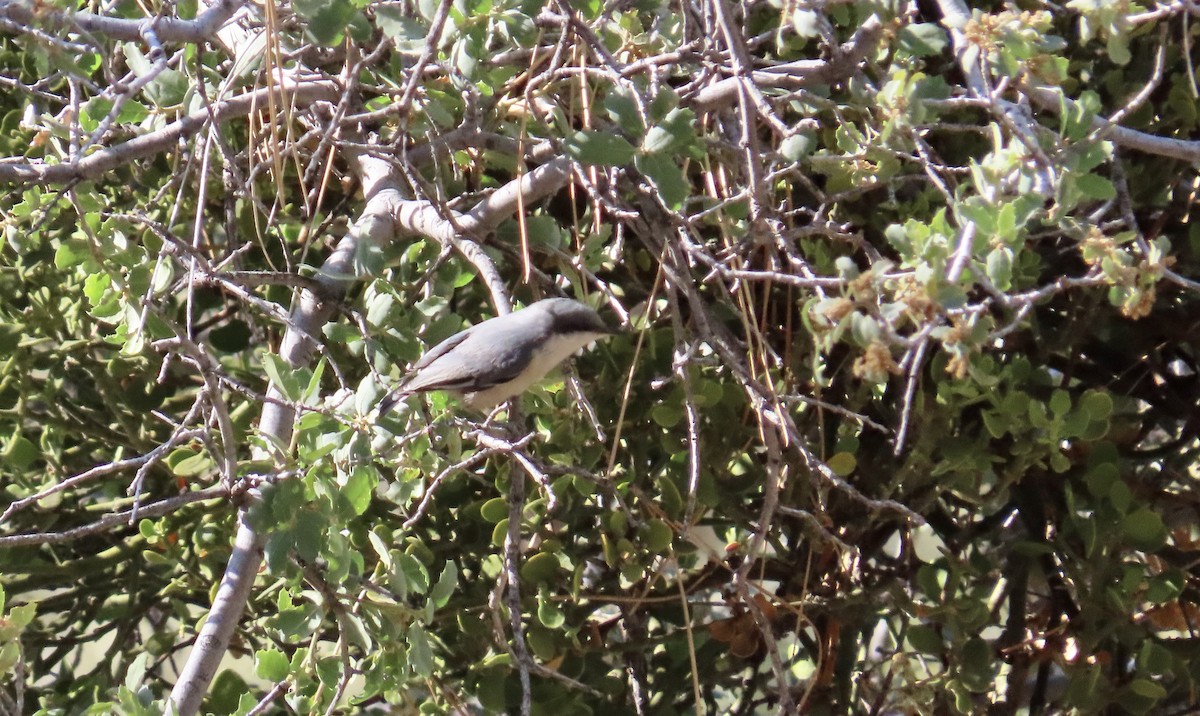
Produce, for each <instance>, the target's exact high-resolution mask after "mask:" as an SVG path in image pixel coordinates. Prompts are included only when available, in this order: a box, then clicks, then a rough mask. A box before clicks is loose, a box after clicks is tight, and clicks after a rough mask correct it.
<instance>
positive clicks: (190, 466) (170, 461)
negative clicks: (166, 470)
mask: <svg viewBox="0 0 1200 716" xmlns="http://www.w3.org/2000/svg"><path fill="white" fill-rule="evenodd" d="M166 462H167V467H170V468H171V472H173V473H175V474H176V475H178V476H180V477H195V476H197V475H203V474H205V473H207V472H208V471H210V470H212V468H213V462H212V460H211V459H210V458H209V457H208V453H206V452H203V451H200V450H196V449H194V448H176V449H175V450H173V451H172V452H171V454H170V455H168V456H167V460H166Z"/></svg>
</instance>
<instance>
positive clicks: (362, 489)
mask: <svg viewBox="0 0 1200 716" xmlns="http://www.w3.org/2000/svg"><path fill="white" fill-rule="evenodd" d="M377 484H379V475H378V473H376V472H375V470H374V469H373V468H370V467H367V466H365V465H360V466H358V467H356V468H354V470H352V471H351V472H350V476H349V477H348V478H347V479H346V485H345V487H343V488H342V496H343V497H345V498H346V500H347V501H348V502H349V503H350V506H351V507H352V508H353V509H354V514H356V515H361V514H362V513H364V512H366V511H367V507H369V506H370V504H371V497H372V495H374V494H375V486H376V485H377Z"/></svg>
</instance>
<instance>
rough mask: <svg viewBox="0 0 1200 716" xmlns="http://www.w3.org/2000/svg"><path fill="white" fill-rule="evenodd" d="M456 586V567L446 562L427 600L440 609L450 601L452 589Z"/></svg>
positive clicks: (450, 562)
mask: <svg viewBox="0 0 1200 716" xmlns="http://www.w3.org/2000/svg"><path fill="white" fill-rule="evenodd" d="M457 586H458V567H457V566H456V565H455V564H454V562H452V561H447V562H446V566H445V567H443V568H442V576H440V577H438V581H437V584H435V585H433V589H432V590H430V592H429V600H430V601H431V602H433V603H434V606H436V607H438V608H439V609H440V608H441V607H444V606H446V602H448V601H450V595H451V594H453V593H454V588H455V587H457Z"/></svg>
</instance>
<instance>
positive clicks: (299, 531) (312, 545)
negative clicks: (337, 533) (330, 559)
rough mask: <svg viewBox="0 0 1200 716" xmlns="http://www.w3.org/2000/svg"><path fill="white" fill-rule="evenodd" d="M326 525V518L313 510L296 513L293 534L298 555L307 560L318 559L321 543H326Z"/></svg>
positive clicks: (313, 560)
mask: <svg viewBox="0 0 1200 716" xmlns="http://www.w3.org/2000/svg"><path fill="white" fill-rule="evenodd" d="M325 527H326V521H325V518H324V517H323V516H322V515H319V514H317V513H316V512H313V511H312V510H301V511H300V512H299V513H298V514H297V515H296V521H295V525H294V527H293V530H292V534H293V537H294V539H295V546H296V555H297V556H298V557H300V559H302V560H304V561H305V562H315V561H316V559H317V556H318V555H320V553H321V545H322V544H324V543H325Z"/></svg>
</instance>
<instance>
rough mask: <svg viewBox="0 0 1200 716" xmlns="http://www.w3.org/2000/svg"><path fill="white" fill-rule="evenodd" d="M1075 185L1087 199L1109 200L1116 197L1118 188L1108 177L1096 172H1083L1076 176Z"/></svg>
mask: <svg viewBox="0 0 1200 716" xmlns="http://www.w3.org/2000/svg"><path fill="white" fill-rule="evenodd" d="M1075 186H1076V187H1077V188H1078V189H1079V192H1080V193H1081V194H1082V195H1083V196H1084V198H1087V199H1094V200H1096V201H1108V200H1109V199H1112V198H1114V197H1116V195H1117V188H1116V187H1115V186H1113V183H1112V182H1111V181H1109V180H1108V179H1105V178H1104V177H1102V176H1098V175H1096V174H1083V175H1080V176H1078V177H1076V178H1075Z"/></svg>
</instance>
